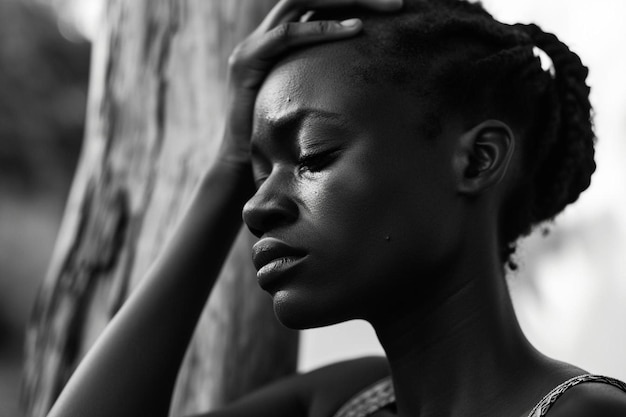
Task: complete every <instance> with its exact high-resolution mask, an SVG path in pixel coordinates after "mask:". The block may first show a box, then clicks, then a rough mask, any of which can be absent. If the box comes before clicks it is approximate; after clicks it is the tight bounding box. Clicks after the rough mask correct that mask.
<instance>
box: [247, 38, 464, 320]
mask: <svg viewBox="0 0 626 417" xmlns="http://www.w3.org/2000/svg"><path fill="white" fill-rule="evenodd" d="M346 45H349V44H348V43H345V44H333V45H332V46H326V45H325V46H321V47H316V48H314V49H308V50H306V51H304V52H301V53H299V54H297V55H294V56H292V57H290V58H289V59H288V60H287V61H285V62H283V63H281V64H280V65H278V66H277V67H276V68H275V69H274V70H273V72H272V73H271V74H270V75H269V77H268V78H267V80H266V82H265V83H264V85H263V87H262V89H261V91H260V92H259V95H258V98H257V103H256V109H255V114H254V119H255V127H254V132H253V136H252V143H251V147H252V163H253V169H254V176H255V180H256V181H257V187H258V190H257V192H256V194H255V195H254V196H253V197H252V198H251V199H250V201H249V202H248V203H247V204H246V206H245V208H244V220H245V222H246V224H247V225H248V227H249V228H250V229H251V230H252V231H253V233H255V234H256V235H257V236H258V237H260V238H261V240H260V241H259V242H258V243H257V244H256V245H255V247H254V249H253V252H254V255H253V258H254V261H255V265H256V266H257V269H259V273H258V278H259V283H260V285H261V287H262V288H263V289H264V290H266V291H268V292H269V293H270V294H272V296H273V299H274V306H275V310H276V313H277V315H278V317H279V319H280V320H281V321H282V322H283V323H284V324H286V325H287V326H290V327H295V328H306V327H315V326H321V325H326V324H331V323H335V322H339V321H343V320H348V319H352V318H365V319H371V318H373V317H372V316H373V315H375V314H376V311H380V310H381V309H393V308H395V307H400V306H401V305H402V304H406V303H414V304H415V303H417V304H419V303H420V300H423V299H424V297H426V296H427V294H429V291H430V290H431V289H432V288H433V286H435V285H437V284H436V282H433V281H434V280H437V276H438V275H437V274H436V272H440V270H441V269H442V268H444V269H445V265H446V263H447V262H448V260H449V259H450V256H451V254H452V253H454V251H455V246H456V244H455V243H456V242H457V241H458V237H457V236H458V234H459V231H458V230H459V228H458V227H457V219H458V218H459V217H460V216H459V213H458V211H459V210H460V205H459V203H458V199H457V196H456V193H455V192H454V186H453V173H452V169H451V167H452V151H451V146H450V143H451V141H449V140H445V133H444V135H443V137H441V138H437V139H431V140H429V139H427V138H424V137H422V136H421V135H420V130H419V122H420V121H421V120H420V111H419V109H418V107H417V106H416V104H418V103H417V100H416V99H415V98H414V97H412V96H411V95H409V94H408V93H406V92H403V91H401V89H399V88H391V87H389V86H386V85H383V84H380V85H379V84H375V85H372V84H366V83H365V82H362V81H359V79H358V78H356V77H355V76H354V72H353V71H352V70H351V68H353V65H354V64H355V63H357V62H362V61H363V59H364V58H363V57H361V56H359V55H357V54H356V53H355V52H353V51H351V50H350V49H349V48H348V47H347V46H346ZM444 130H445V129H444Z"/></svg>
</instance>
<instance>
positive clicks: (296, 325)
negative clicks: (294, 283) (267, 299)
mask: <svg viewBox="0 0 626 417" xmlns="http://www.w3.org/2000/svg"><path fill="white" fill-rule="evenodd" d="M272 298H273V300H274V314H276V318H278V321H280V322H281V323H282V324H283V326H285V327H288V328H290V329H293V330H306V329H312V328H316V327H324V326H330V325H333V324H337V323H341V322H344V321H347V320H350V319H351V318H350V317H343V315H340V314H336V312H335V311H333V310H334V309H333V308H332V306H329V305H328V303H319V302H315V301H314V300H315V298H313V297H310V296H308V297H307V296H304V295H303V294H302V295H299V296H298V295H296V294H293V293H292V292H291V291H284V290H280V291H277V292H276V293H275V294H273V295H272Z"/></svg>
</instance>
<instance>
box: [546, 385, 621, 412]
mask: <svg viewBox="0 0 626 417" xmlns="http://www.w3.org/2000/svg"><path fill="white" fill-rule="evenodd" d="M547 416H548V417H622V416H626V392H624V391H622V390H620V389H619V388H617V387H614V386H612V385H608V384H602V383H595V382H592V383H586V384H580V385H578V386H575V387H573V388H570V389H569V390H567V391H566V392H565V393H564V394H563V396H562V397H561V398H559V400H558V401H556V402H555V403H554V405H553V406H552V407H551V409H550V410H549V411H548V413H547Z"/></svg>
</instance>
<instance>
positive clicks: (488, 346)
mask: <svg viewBox="0 0 626 417" xmlns="http://www.w3.org/2000/svg"><path fill="white" fill-rule="evenodd" d="M406 3H407V4H404V5H403V4H401V1H400V0H360V1H357V0H300V1H296V0H283V1H281V2H279V4H278V5H277V6H276V7H275V8H274V10H273V11H272V12H271V13H270V14H269V15H268V17H267V18H266V19H265V21H264V22H263V23H262V24H261V26H260V27H259V28H258V29H257V30H256V31H255V32H254V33H253V34H252V35H251V36H250V37H249V38H248V39H247V40H246V41H244V42H243V43H242V44H241V45H240V46H239V47H238V48H237V49H236V50H235V51H234V53H233V55H232V58H231V62H230V71H231V72H230V75H231V78H230V96H229V97H230V101H229V107H228V120H227V123H226V130H225V135H224V142H223V146H222V148H221V150H220V155H219V158H218V162H217V163H216V164H215V165H214V166H213V167H211V169H210V170H209V172H208V173H207V174H206V176H205V177H204V180H203V182H202V184H201V185H200V187H199V189H198V191H197V193H196V196H195V198H194V200H193V203H192V205H191V207H190V208H189V211H188V213H187V215H186V217H185V219H184V221H183V222H182V224H181V225H180V226H179V230H178V232H177V234H176V235H175V237H174V238H173V240H172V241H171V242H170V243H169V245H168V247H167V249H166V250H165V252H164V253H163V255H162V256H161V257H160V259H159V260H158V262H157V263H156V264H155V265H154V267H153V268H152V269H151V271H150V272H149V274H148V276H147V277H146V278H145V279H144V281H143V282H142V284H141V286H140V288H138V289H137V290H136V291H135V292H134V293H133V295H132V297H131V298H130V299H129V301H128V302H127V303H126V305H125V306H124V308H123V309H122V311H121V312H120V313H119V314H118V315H117V316H116V318H115V319H114V321H113V322H112V324H111V325H110V326H109V328H108V329H107V331H106V332H105V334H104V336H103V337H102V338H101V339H100V340H99V341H98V343H97V345H96V346H95V347H94V349H92V351H91V352H90V353H89V355H88V356H87V358H86V359H85V360H84V361H83V363H82V364H81V365H80V367H79V368H78V370H77V371H76V373H75V374H74V376H73V377H72V379H71V381H70V382H69V383H68V385H67V387H66V388H65V390H64V392H63V393H62V395H61V397H60V398H59V400H58V402H57V404H56V405H55V407H54V408H53V410H52V411H51V413H50V416H112V415H115V416H144V415H146V416H147V415H149V416H159V415H163V416H165V415H167V410H168V404H169V401H170V396H171V393H172V389H173V386H174V381H175V378H176V373H177V370H178V367H179V366H180V363H181V361H182V358H183V355H184V352H185V348H186V346H187V343H188V342H189V339H190V337H191V335H192V332H193V329H194V327H195V324H196V320H197V318H198V316H199V314H200V311H201V310H202V307H203V305H204V303H205V301H206V298H207V296H208V294H209V293H210V291H211V288H212V286H213V284H214V280H215V277H216V276H217V273H218V271H219V269H220V267H221V264H222V261H223V260H224V257H225V256H226V253H227V252H228V249H229V247H230V244H231V243H232V240H233V238H234V236H235V234H236V232H237V230H238V229H239V226H240V221H239V210H240V209H241V208H242V207H243V218H244V221H245V223H246V225H247V227H248V228H249V229H250V230H251V231H252V233H254V234H255V235H256V236H258V237H259V241H258V243H256V244H255V245H254V247H253V250H252V252H253V262H254V264H255V266H256V267H257V269H258V279H259V284H260V286H261V287H262V288H263V289H264V290H266V291H267V292H269V293H270V294H271V295H272V297H273V300H274V306H275V311H276V314H277V316H278V318H279V320H280V321H282V322H283V323H284V324H285V325H287V326H289V327H293V328H308V327H314V326H323V325H327V324H332V323H337V322H340V321H344V320H348V319H353V318H362V319H365V320H367V321H369V322H370V323H371V324H372V325H373V326H374V328H375V330H376V332H377V335H378V337H379V339H380V342H381V344H382V345H383V347H384V349H385V353H386V358H367V359H362V360H356V361H349V362H345V363H340V364H336V365H332V366H329V367H326V368H323V369H320V370H317V371H313V372H311V373H309V374H305V375H296V376H293V377H290V378H288V379H286V380H283V381H279V382H277V383H275V384H273V385H271V386H269V387H267V388H264V389H262V390H260V391H258V392H257V393H254V394H252V395H250V396H248V397H246V398H244V399H242V400H240V401H238V402H237V403H235V404H233V405H230V406H228V407H226V408H225V409H223V410H220V411H215V412H211V413H209V414H207V415H208V416H213V417H230V416H255V417H258V416H273V417H281V416H285V417H287V416H289V417H295V416H312V417H332V416H338V417H339V416H357V415H358V416H365V415H371V416H378V417H381V416H401V417H409V416H422V417H423V416H493V417H495V416H514V417H517V416H527V415H531V416H540V415H545V414H546V413H547V415H549V416H550V417H559V416H570V417H572V416H574V417H588V416H606V417H611V416H622V415H626V395H625V394H624V391H626V385H624V384H623V383H621V382H619V381H616V380H613V379H610V378H606V377H596V376H589V375H586V372H585V371H583V370H581V369H579V368H577V367H575V366H573V365H570V364H566V363H562V362H558V361H556V360H553V359H550V358H548V357H546V356H544V355H542V354H541V353H540V352H538V351H536V350H535V349H534V348H533V347H532V346H531V345H530V344H529V343H528V341H527V340H526V338H525V337H524V335H523V333H522V332H521V330H520V328H519V326H518V324H517V320H516V318H515V314H514V312H513V308H512V306H511V301H510V299H509V295H508V292H507V288H506V285H505V281H504V270H505V268H504V265H505V264H506V263H507V262H510V257H511V255H512V253H513V251H514V248H515V241H516V240H517V239H518V238H519V237H520V236H523V235H525V234H527V233H529V231H530V230H531V229H532V228H533V227H534V226H535V225H537V224H539V223H540V222H542V221H545V220H549V219H551V218H553V217H554V216H555V215H556V214H557V213H559V212H560V211H561V210H562V209H563V208H564V207H565V206H566V205H567V204H569V203H571V202H573V201H575V200H576V199H577V197H578V195H579V193H580V192H582V191H583V190H584V189H585V188H587V186H588V185H589V181H590V176H591V174H592V172H593V171H594V169H595V164H594V162H593V143H594V135H593V131H592V126H591V122H590V110H591V107H590V104H589V100H588V92H589V89H588V87H587V86H586V84H585V78H586V74H587V71H586V68H585V67H584V66H583V65H582V63H581V62H580V60H579V59H578V57H577V56H576V55H575V54H573V53H571V52H570V51H569V50H568V49H567V47H566V46H565V45H564V44H562V43H561V42H559V41H558V39H556V37H554V36H553V35H550V34H546V33H544V32H542V31H541V30H540V29H539V28H538V27H537V26H534V25H530V26H524V25H514V26H508V25H503V24H500V23H498V22H496V21H495V20H493V19H492V18H491V16H489V15H488V14H487V13H486V12H485V11H484V10H483V9H482V8H481V6H480V5H477V4H470V3H466V2H464V1H458V0H421V1H420V0H415V1H408V0H407V2H406ZM348 5H350V6H361V7H360V8H347V9H346V8H340V7H341V6H348ZM309 9H315V10H316V13H314V14H313V15H312V16H311V15H310V13H307V14H306V16H307V17H308V18H309V21H308V22H306V21H304V20H307V19H303V18H302V16H303V14H305V12H307V11H308V10H309ZM355 16H356V17H358V18H357V19H355V18H354V17H355ZM251 173H252V176H251ZM251 177H253V178H254V181H255V183H256V187H255V184H253V183H252V181H251ZM246 200H248V201H247V203H245V201H246ZM244 203H245V205H244ZM207 253H210V254H212V256H211V258H210V259H206V254H207ZM207 277H213V279H212V280H207ZM555 387H557V389H556V391H555V392H554V393H552V394H549V395H547V396H546V394H547V393H549V392H550V391H551V390H552V389H553V388H555ZM363 390H364V391H363ZM359 393H361V394H359ZM542 398H543V400H542ZM557 399H558V401H556V400H557Z"/></svg>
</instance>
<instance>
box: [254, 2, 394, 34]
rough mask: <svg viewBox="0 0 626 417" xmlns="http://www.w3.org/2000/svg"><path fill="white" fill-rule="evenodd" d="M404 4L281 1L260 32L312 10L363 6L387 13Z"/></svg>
mask: <svg viewBox="0 0 626 417" xmlns="http://www.w3.org/2000/svg"><path fill="white" fill-rule="evenodd" d="M402 4H403V0H281V1H280V2H278V4H277V5H276V6H275V7H274V8H273V9H272V10H271V11H270V12H269V14H268V15H267V16H266V17H265V19H263V22H262V23H261V25H260V26H259V28H258V31H259V33H265V32H268V31H269V30H271V29H272V28H274V27H276V26H278V25H280V24H282V23H287V22H293V21H298V20H299V18H300V17H301V16H302V14H303V13H305V12H307V11H309V10H311V9H326V8H337V7H347V6H362V7H365V8H368V9H372V10H378V11H381V12H385V11H395V10H398V9H400V8H401V7H402Z"/></svg>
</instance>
